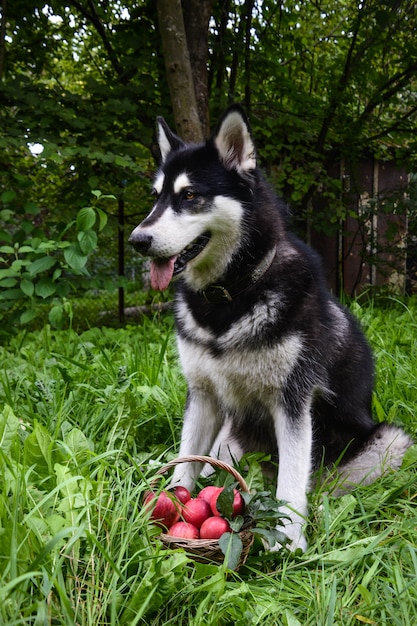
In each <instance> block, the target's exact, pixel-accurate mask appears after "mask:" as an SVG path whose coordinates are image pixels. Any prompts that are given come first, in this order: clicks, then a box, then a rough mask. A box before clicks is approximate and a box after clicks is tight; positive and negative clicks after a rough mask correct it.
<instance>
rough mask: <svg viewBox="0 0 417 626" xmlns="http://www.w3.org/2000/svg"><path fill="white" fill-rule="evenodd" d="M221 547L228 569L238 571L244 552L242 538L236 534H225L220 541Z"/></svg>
mask: <svg viewBox="0 0 417 626" xmlns="http://www.w3.org/2000/svg"><path fill="white" fill-rule="evenodd" d="M219 546H220V550H221V551H222V552H223V554H224V556H225V561H226V565H227V567H228V568H229V569H236V568H237V566H238V565H239V560H240V556H241V554H242V550H243V544H242V540H241V538H240V536H239V535H238V534H236V533H223V535H222V536H221V537H220V539H219Z"/></svg>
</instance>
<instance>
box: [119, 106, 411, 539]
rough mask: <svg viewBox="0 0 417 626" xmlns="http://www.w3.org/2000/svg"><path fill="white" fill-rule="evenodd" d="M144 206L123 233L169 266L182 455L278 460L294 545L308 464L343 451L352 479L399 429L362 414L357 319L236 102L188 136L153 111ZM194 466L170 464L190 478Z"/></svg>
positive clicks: (383, 455) (158, 280)
mask: <svg viewBox="0 0 417 626" xmlns="http://www.w3.org/2000/svg"><path fill="white" fill-rule="evenodd" d="M158 141H159V147H160V151H161V156H162V163H161V167H160V169H159V171H158V173H157V175H156V178H155V183H154V194H155V198H156V200H155V204H154V207H153V209H152V211H151V213H150V214H149V215H148V217H147V218H146V219H145V220H144V221H143V222H142V223H141V224H139V225H138V226H137V227H136V228H135V229H134V230H133V232H132V234H131V236H130V242H131V243H132V244H133V246H134V247H135V248H136V250H138V251H139V252H140V253H142V254H144V255H147V256H150V257H151V259H152V261H151V284H152V286H153V287H154V288H155V289H160V290H163V289H166V287H168V284H169V283H170V281H171V279H172V278H173V277H175V278H177V277H178V281H177V283H176V299H175V316H176V326H177V334H178V349H179V354H180V358H181V363H182V367H183V370H184V373H185V376H186V379H187V383H188V395H187V403H186V409H185V416H184V425H183V430H182V436H181V446H180V451H179V454H180V455H181V456H184V455H189V454H198V455H204V454H207V453H211V454H212V455H216V456H218V457H219V458H221V459H223V460H225V461H231V460H233V459H238V458H240V457H241V456H242V454H244V453H245V452H248V451H252V450H259V451H265V452H268V453H270V454H271V455H272V456H273V457H277V458H278V459H279V470H278V479H277V497H278V498H279V499H281V500H284V501H286V502H287V503H288V509H287V512H288V514H289V517H290V519H291V521H290V522H288V525H287V527H286V533H287V534H288V536H289V538H290V539H291V542H292V548H293V549H295V548H297V547H300V548H302V549H305V547H306V541H305V538H304V535H303V532H302V525H303V522H304V521H305V517H306V514H307V495H306V494H307V491H308V489H309V483H310V477H311V474H312V471H313V470H314V469H315V468H317V467H318V466H319V465H320V464H321V463H322V461H323V462H324V463H325V464H327V465H332V464H333V463H334V462H335V461H337V460H338V459H339V457H340V456H341V455H343V459H342V462H341V464H340V465H339V472H340V473H341V475H342V477H343V480H344V481H345V482H350V483H364V482H371V481H372V480H374V479H375V478H376V477H377V476H379V475H380V474H381V473H382V471H383V470H384V469H385V468H386V467H398V466H399V465H400V463H401V460H402V457H403V455H404V453H405V451H406V449H407V448H408V447H409V446H410V445H411V440H410V439H409V437H408V436H407V435H406V434H405V433H404V432H403V431H402V430H401V429H400V428H397V427H395V426H391V425H389V424H387V423H383V424H375V422H374V421H373V419H372V416H371V399H372V389H373V361H372V355H371V352H370V349H369V347H368V344H367V342H366V340H365V338H364V336H363V334H362V332H361V330H360V329H359V326H358V324H357V323H356V321H355V320H354V319H353V318H352V317H351V315H350V314H349V312H348V311H346V310H345V309H344V308H343V307H342V306H341V305H340V304H339V303H338V302H337V301H336V300H334V299H333V298H332V297H331V295H330V294H329V292H328V290H327V289H326V286H325V284H324V279H323V274H322V270H321V267H320V263H319V261H318V259H317V257H316V255H315V253H314V252H313V251H312V250H311V249H310V248H309V247H308V246H306V245H305V244H303V243H302V242H301V241H300V240H299V239H297V238H296V237H295V236H293V235H292V234H290V233H289V232H288V230H287V224H286V208H285V205H284V204H283V203H282V202H281V201H279V200H278V199H277V197H276V196H275V194H274V192H273V191H272V190H271V188H270V187H269V185H268V184H267V183H266V182H265V180H264V178H263V176H262V174H261V172H260V171H259V169H258V168H257V164H256V154H255V147H254V144H253V141H252V137H251V132H250V129H249V125H248V121H247V118H246V116H245V113H244V112H243V111H242V109H241V108H240V107H239V106H236V105H234V106H232V107H231V108H229V109H228V110H227V111H226V113H225V115H224V117H223V118H222V120H221V121H220V124H219V126H218V128H217V131H216V132H215V133H214V135H213V137H212V138H211V139H210V140H209V141H207V142H206V143H204V144H198V145H187V144H185V143H184V142H183V141H182V140H181V139H180V138H179V137H177V136H176V135H175V134H174V133H173V132H172V131H171V130H170V129H169V127H168V126H167V124H166V122H165V121H164V120H163V119H162V118H158ZM201 469H202V468H201V467H198V464H197V463H187V464H182V465H179V466H177V468H176V470H175V473H174V477H173V481H174V482H175V483H180V484H182V485H184V486H185V487H187V488H189V489H192V488H193V485H194V481H195V480H196V478H197V476H198V474H199V472H200V471H201Z"/></svg>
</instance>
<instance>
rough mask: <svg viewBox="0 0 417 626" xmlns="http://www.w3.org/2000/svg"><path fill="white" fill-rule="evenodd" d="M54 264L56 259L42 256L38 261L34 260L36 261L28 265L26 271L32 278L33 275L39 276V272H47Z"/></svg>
mask: <svg viewBox="0 0 417 626" xmlns="http://www.w3.org/2000/svg"><path fill="white" fill-rule="evenodd" d="M55 263H56V259H54V257H52V256H43V257H41V258H40V259H36V261H33V262H32V263H31V264H30V265H29V267H28V270H29V272H30V273H31V274H32V276H34V275H35V274H40V273H41V272H45V271H46V270H49V269H50V268H51V267H52V266H53V265H55Z"/></svg>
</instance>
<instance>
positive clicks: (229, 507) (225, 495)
mask: <svg viewBox="0 0 417 626" xmlns="http://www.w3.org/2000/svg"><path fill="white" fill-rule="evenodd" d="M233 489H234V485H233V484H232V485H228V486H227V487H225V488H224V489H223V491H221V492H220V493H219V496H218V498H217V501H216V506H217V508H218V510H219V511H220V513H221V514H222V515H223V517H227V518H228V519H231V518H232V514H233V499H234V493H233Z"/></svg>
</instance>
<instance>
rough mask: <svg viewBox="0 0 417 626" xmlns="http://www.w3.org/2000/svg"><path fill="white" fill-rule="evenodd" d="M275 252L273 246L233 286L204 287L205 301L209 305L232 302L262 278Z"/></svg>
mask: <svg viewBox="0 0 417 626" xmlns="http://www.w3.org/2000/svg"><path fill="white" fill-rule="evenodd" d="M276 251H277V249H276V247H275V246H274V248H272V250H270V251H269V252H268V254H267V255H265V256H264V258H263V259H262V261H261V262H260V263H258V265H257V266H256V267H255V268H254V269H252V270H251V271H250V272H249V273H248V274H245V276H243V277H242V278H241V279H240V280H237V281H236V282H234V283H233V284H231V285H227V286H225V285H209V286H208V287H206V289H204V290H203V291H202V292H201V293H202V295H203V297H204V299H205V301H206V302H208V303H209V304H227V303H229V302H233V298H236V296H240V295H241V294H242V293H243V292H245V291H246V289H248V288H249V287H250V286H251V285H254V284H255V283H257V282H258V280H259V279H260V278H262V276H263V275H264V274H265V272H266V271H267V270H268V269H269V268H270V267H271V264H272V261H273V260H274V257H275V254H276Z"/></svg>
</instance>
